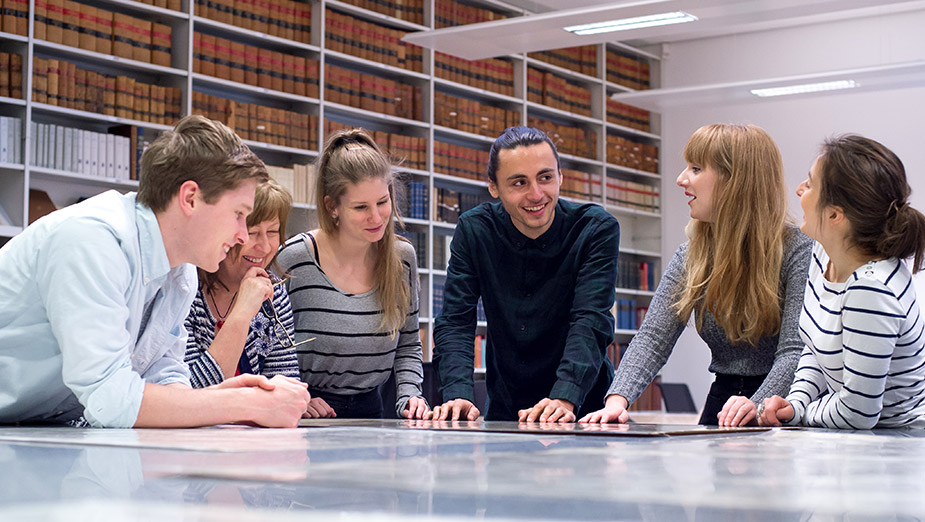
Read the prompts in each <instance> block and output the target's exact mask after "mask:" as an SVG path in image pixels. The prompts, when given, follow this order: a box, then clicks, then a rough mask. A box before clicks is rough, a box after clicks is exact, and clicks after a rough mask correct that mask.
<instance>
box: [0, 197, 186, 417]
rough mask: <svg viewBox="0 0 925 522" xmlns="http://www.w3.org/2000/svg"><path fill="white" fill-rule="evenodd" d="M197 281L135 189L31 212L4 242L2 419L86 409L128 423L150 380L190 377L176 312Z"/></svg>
mask: <svg viewBox="0 0 925 522" xmlns="http://www.w3.org/2000/svg"><path fill="white" fill-rule="evenodd" d="M196 286H197V278H196V270H195V268H194V267H193V266H192V265H188V264H183V265H180V266H177V267H175V268H173V269H171V268H170V264H169V262H168V260H167V251H166V250H165V248H164V241H163V239H162V237H161V231H160V227H159V226H158V223H157V219H156V218H155V216H154V213H153V212H152V211H151V210H150V209H149V208H147V207H145V206H143V205H141V204H140V203H137V202H136V201H135V194H134V193H131V194H126V195H121V194H119V193H117V192H115V191H110V192H106V193H104V194H101V195H99V196H96V197H94V198H91V199H88V200H86V201H84V202H82V203H78V204H76V205H72V206H70V207H67V208H65V209H62V210H59V211H57V212H54V213H52V214H50V215H49V216H46V217H45V218H43V219H41V220H39V221H36V222H35V223H34V224H33V225H31V226H29V227H28V228H27V229H26V230H25V231H23V233H21V234H19V235H18V236H16V237H14V238H12V239H11V240H10V241H9V242H8V243H7V244H6V245H5V246H4V247H3V248H2V249H0V422H17V421H60V420H70V419H73V418H76V417H78V416H79V415H80V414H81V413H82V414H83V415H84V417H85V418H86V419H87V420H88V421H89V422H90V423H91V424H93V425H94V426H106V427H131V426H132V425H134V424H135V421H136V419H137V418H138V410H139V408H140V407H141V397H142V394H143V392H144V384H145V383H146V382H150V383H155V384H170V383H175V382H179V383H183V384H186V385H189V369H188V367H187V366H186V364H184V362H183V355H184V352H185V350H186V338H187V333H186V328H184V325H183V321H184V319H185V317H186V315H187V313H188V312H189V309H190V304H191V303H192V300H193V297H194V296H195V294H196ZM158 291H160V293H159V294H158ZM155 296H157V299H156V300H155V301H154V303H153V305H151V313H150V317H149V319H148V322H147V326H146V327H145V328H144V331H143V332H142V333H141V335H140V336H139V331H140V329H141V322H142V315H143V313H144V310H145V305H146V303H148V302H150V300H151V299H154V298H155Z"/></svg>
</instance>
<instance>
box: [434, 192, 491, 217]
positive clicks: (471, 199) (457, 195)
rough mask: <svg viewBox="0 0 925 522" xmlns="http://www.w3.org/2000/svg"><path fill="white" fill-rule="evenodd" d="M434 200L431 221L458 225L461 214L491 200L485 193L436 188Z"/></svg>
mask: <svg viewBox="0 0 925 522" xmlns="http://www.w3.org/2000/svg"><path fill="white" fill-rule="evenodd" d="M433 200H434V207H433V214H432V217H431V219H433V220H434V221H441V222H443V223H456V222H457V221H459V215H460V214H462V213H463V212H465V211H467V210H470V209H473V208H475V207H476V206H478V205H479V204H481V203H482V202H484V201H488V200H489V198H488V194H484V193H479V194H475V193H471V192H462V191H459V190H454V189H451V188H447V187H434V190H433Z"/></svg>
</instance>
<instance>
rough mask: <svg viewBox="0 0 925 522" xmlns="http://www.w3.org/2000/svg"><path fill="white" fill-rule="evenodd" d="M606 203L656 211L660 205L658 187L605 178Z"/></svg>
mask: <svg viewBox="0 0 925 522" xmlns="http://www.w3.org/2000/svg"><path fill="white" fill-rule="evenodd" d="M607 203H610V204H613V205H617V206H620V207H624V208H630V209H635V210H644V211H646V212H658V210H659V208H660V207H661V195H660V193H659V191H658V187H654V186H652V185H646V184H644V183H639V182H636V181H628V180H624V179H616V178H607Z"/></svg>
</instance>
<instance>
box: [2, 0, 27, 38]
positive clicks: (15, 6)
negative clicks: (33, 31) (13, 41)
mask: <svg viewBox="0 0 925 522" xmlns="http://www.w3.org/2000/svg"><path fill="white" fill-rule="evenodd" d="M0 5H2V7H0V31H3V32H4V33H12V34H18V35H20V36H28V35H29V0H2V2H0Z"/></svg>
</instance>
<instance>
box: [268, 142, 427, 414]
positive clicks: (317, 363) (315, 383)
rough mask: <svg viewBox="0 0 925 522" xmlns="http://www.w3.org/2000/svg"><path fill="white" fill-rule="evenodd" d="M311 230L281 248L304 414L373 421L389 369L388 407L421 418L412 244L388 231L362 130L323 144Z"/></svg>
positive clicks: (377, 165)
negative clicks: (306, 396)
mask: <svg viewBox="0 0 925 522" xmlns="http://www.w3.org/2000/svg"><path fill="white" fill-rule="evenodd" d="M316 203H317V208H318V221H319V224H320V227H319V228H318V229H316V230H312V231H309V232H303V233H302V234H299V235H298V236H296V237H294V238H292V239H290V240H289V241H287V242H286V245H285V246H284V247H283V249H282V250H281V251H280V253H279V256H278V260H279V263H280V266H282V267H283V269H284V270H286V272H287V273H288V274H289V275H290V280H289V295H290V299H291V300H292V308H293V312H294V314H295V323H296V327H295V332H296V342H299V341H300V340H302V339H305V338H309V337H315V338H316V340H315V341H314V342H312V343H309V344H307V345H305V346H302V347H300V348H299V349H298V350H297V353H298V357H299V368H300V371H301V375H302V380H303V381H304V382H306V383H307V384H308V386H309V390H310V391H311V394H312V400H311V403H310V404H309V407H308V411H307V412H306V416H310V417H334V416H336V417H339V418H381V417H382V411H383V405H382V400H381V397H380V395H379V389H378V388H379V386H380V385H381V384H383V383H384V382H386V380H388V378H389V376H390V375H391V374H392V373H393V372H394V374H395V382H396V387H397V390H396V394H395V396H396V403H395V411H396V414H398V415H399V416H400V417H405V418H422V417H423V416H424V414H425V413H427V412H428V411H429V407H428V405H427V402H426V401H425V400H424V398H423V397H422V392H421V383H422V381H423V376H424V372H423V363H422V352H421V339H420V336H419V333H418V308H419V304H418V300H419V288H418V287H419V282H418V272H417V262H416V260H415V255H414V248H413V247H412V246H411V244H410V243H409V242H408V241H406V240H404V239H403V238H402V237H401V236H398V235H396V234H395V221H396V220H397V219H398V209H397V207H396V205H395V179H394V174H393V172H392V165H391V163H390V161H389V158H388V156H387V155H386V154H385V153H383V152H382V150H381V149H380V148H379V146H378V145H377V144H376V142H375V141H374V140H373V139H372V138H371V137H370V136H369V134H368V133H367V132H366V131H364V130H362V129H351V130H345V131H339V132H336V133H334V134H333V135H331V136H330V137H329V138H328V141H327V143H326V144H325V146H324V149H323V150H322V151H321V155H320V157H319V160H318V182H317V185H316Z"/></svg>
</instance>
